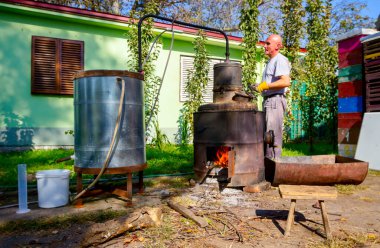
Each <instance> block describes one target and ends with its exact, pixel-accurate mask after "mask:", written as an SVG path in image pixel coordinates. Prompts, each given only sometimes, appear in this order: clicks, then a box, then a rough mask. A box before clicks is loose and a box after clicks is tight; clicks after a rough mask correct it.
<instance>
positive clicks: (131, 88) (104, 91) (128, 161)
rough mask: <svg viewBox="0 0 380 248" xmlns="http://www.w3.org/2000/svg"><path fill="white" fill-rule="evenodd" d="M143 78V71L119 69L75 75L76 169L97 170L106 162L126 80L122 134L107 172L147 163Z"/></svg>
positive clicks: (140, 166) (125, 170)
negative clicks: (140, 72)
mask: <svg viewBox="0 0 380 248" xmlns="http://www.w3.org/2000/svg"><path fill="white" fill-rule="evenodd" d="M142 80H143V76H142V75H141V74H139V73H134V72H128V71H118V70H94V71H82V72H79V73H77V74H76V75H75V79H74V114H75V119H74V120H75V125H74V133H75V146H74V147H75V163H74V164H75V167H76V169H78V168H80V169H82V171H83V169H84V171H86V172H85V173H87V172H89V171H90V172H91V169H93V170H92V171H94V172H97V171H98V169H100V168H101V167H102V166H103V164H104V162H105V160H106V157H107V153H108V151H109V149H110V144H111V141H112V137H113V132H114V129H115V125H116V120H117V116H118V112H119V111H118V110H119V101H120V97H121V91H122V90H121V89H122V83H125V98H124V102H123V108H122V111H121V120H120V131H119V132H120V135H119V137H117V138H116V140H115V147H116V148H115V150H114V152H113V154H112V159H111V161H110V163H109V166H108V169H107V171H106V173H107V172H110V173H111V174H114V173H123V172H130V171H139V170H141V169H143V168H145V167H146V154H145V134H144V108H143V82H142ZM132 168H133V169H132ZM112 171H113V172H112Z"/></svg>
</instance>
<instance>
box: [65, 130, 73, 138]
mask: <svg viewBox="0 0 380 248" xmlns="http://www.w3.org/2000/svg"><path fill="white" fill-rule="evenodd" d="M65 134H66V135H70V136H73V137H74V136H75V135H74V130H72V129H70V130H66V131H65Z"/></svg>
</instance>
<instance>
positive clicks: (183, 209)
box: [168, 201, 208, 227]
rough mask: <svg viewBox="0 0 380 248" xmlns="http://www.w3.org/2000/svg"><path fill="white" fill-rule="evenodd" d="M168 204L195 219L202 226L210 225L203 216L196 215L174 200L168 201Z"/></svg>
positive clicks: (187, 216)
mask: <svg viewBox="0 0 380 248" xmlns="http://www.w3.org/2000/svg"><path fill="white" fill-rule="evenodd" d="M168 205H169V206H170V207H171V208H172V209H174V210H175V211H177V212H179V213H180V214H182V215H183V216H185V217H186V218H189V219H191V220H193V221H194V222H195V223H196V224H197V225H198V226H200V227H206V226H208V223H207V221H206V220H204V219H203V218H202V217H199V216H196V215H195V214H194V213H193V212H192V211H191V210H189V209H187V208H186V207H184V206H182V205H180V204H178V203H174V202H172V201H168Z"/></svg>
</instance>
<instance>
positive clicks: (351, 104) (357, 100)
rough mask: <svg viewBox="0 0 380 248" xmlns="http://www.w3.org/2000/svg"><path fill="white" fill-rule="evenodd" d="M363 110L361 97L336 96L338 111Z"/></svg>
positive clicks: (353, 111) (355, 111)
mask: <svg viewBox="0 0 380 248" xmlns="http://www.w3.org/2000/svg"><path fill="white" fill-rule="evenodd" d="M358 112H363V97H362V96H353V97H342V98H338V113H358Z"/></svg>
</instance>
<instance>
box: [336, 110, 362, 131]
mask: <svg viewBox="0 0 380 248" xmlns="http://www.w3.org/2000/svg"><path fill="white" fill-rule="evenodd" d="M362 119H363V117H362V113H345V114H338V128H353V127H359V128H360V126H361V124H362Z"/></svg>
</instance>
